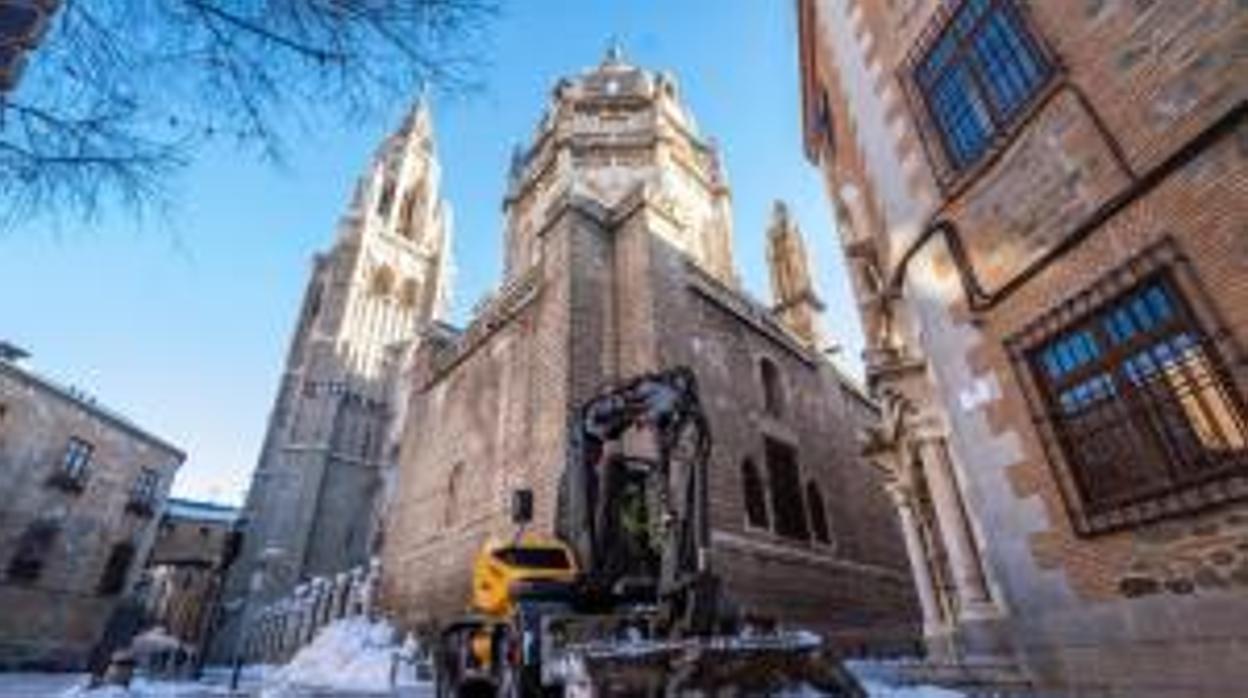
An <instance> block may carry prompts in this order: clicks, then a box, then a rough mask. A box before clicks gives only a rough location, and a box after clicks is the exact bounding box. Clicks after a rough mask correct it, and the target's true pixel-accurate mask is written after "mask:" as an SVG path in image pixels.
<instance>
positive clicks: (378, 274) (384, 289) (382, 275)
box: [372, 265, 394, 296]
mask: <svg viewBox="0 0 1248 698" xmlns="http://www.w3.org/2000/svg"><path fill="white" fill-rule="evenodd" d="M393 290H394V271H392V270H391V269H390V267H388V266H385V265H382V266H380V267H378V268H377V271H375V272H373V284H372V291H373V294H374V295H377V296H388V295H390V292H391V291H393Z"/></svg>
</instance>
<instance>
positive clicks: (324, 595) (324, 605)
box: [319, 577, 333, 628]
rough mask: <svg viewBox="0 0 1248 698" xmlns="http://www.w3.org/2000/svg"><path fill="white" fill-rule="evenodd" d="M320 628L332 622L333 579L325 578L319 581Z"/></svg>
mask: <svg viewBox="0 0 1248 698" xmlns="http://www.w3.org/2000/svg"><path fill="white" fill-rule="evenodd" d="M319 613H321V627H322V628H323V627H326V626H328V624H329V623H331V622H332V621H333V579H332V578H329V577H326V578H324V579H322V581H321V611H319Z"/></svg>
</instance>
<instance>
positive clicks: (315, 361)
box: [216, 100, 450, 656]
mask: <svg viewBox="0 0 1248 698" xmlns="http://www.w3.org/2000/svg"><path fill="white" fill-rule="evenodd" d="M439 177H440V172H439V168H438V163H437V158H436V156H435V154H434V150H433V126H432V123H431V121H430V114H429V111H428V109H427V108H426V107H425V102H424V101H423V100H421V101H420V102H418V104H417V106H416V107H415V108H413V110H412V111H411V113H410V114H409V115H408V116H407V118H406V119H405V121H404V123H403V124H402V126H401V128H400V129H399V130H398V131H397V132H395V133H394V134H393V135H391V136H390V137H389V138H388V139H387V140H386V141H385V142H384V143H383V144H382V146H381V147H380V148H379V150H378V152H377V155H376V157H375V159H374V162H373V164H372V167H371V169H370V170H369V172H368V174H367V175H366V176H364V177H363V178H361V180H360V182H359V184H358V187H357V189H356V192H355V195H354V197H353V200H352V202H351V205H350V208H349V210H348V212H347V214H346V215H345V216H344V217H343V218H342V221H341V222H340V224H339V228H338V239H337V241H336V243H335V244H334V246H333V248H332V249H331V250H330V251H329V252H327V253H324V254H321V255H318V256H317V257H316V258H315V259H314V260H313V265H312V275H311V278H310V279H309V280H308V285H307V290H306V291H305V294H304V299H303V305H302V309H301V310H300V313H299V316H298V320H297V323H296V327H295V331H294V336H293V339H292V341H291V347H290V352H289V354H288V356H287V359H286V366H285V370H284V372H283V374H282V377H281V381H280V385H279V387H278V394H277V398H276V400H275V403H274V407H273V411H272V413H271V415H270V418H269V426H268V431H267V433H266V436H265V440H264V444H263V446H262V451H261V454H260V459H259V463H258V464H257V466H256V469H255V472H254V474H253V476H252V484H251V487H250V489H249V491H248V494H247V499H246V503H245V505H244V508H243V512H242V517H243V532H244V537H243V546H242V551H241V554H240V557H239V560H238V562H237V563H236V564H235V565H234V567H233V568H232V570H231V573H230V575H229V577H228V580H227V584H226V592H225V596H224V598H225V601H224V604H223V612H224V616H223V624H224V625H223V628H222V630H221V632H220V633H219V634H218V636H217V637H218V640H219V641H218V642H217V643H216V647H217V649H218V650H219V651H220V652H223V653H229V652H231V651H232V648H233V646H234V645H233V643H234V638H235V636H236V634H237V630H238V627H239V625H240V624H241V623H244V622H246V620H247V619H246V616H247V609H248V608H249V607H254V606H255V605H257V604H261V603H264V602H267V601H271V600H273V599H275V598H277V597H280V596H283V595H285V594H288V593H289V592H290V591H291V590H292V589H294V588H295V586H296V585H298V584H299V583H300V582H302V581H306V580H308V579H309V578H311V577H313V576H316V575H333V574H336V573H339V572H343V571H346V570H348V569H350V568H351V567H353V566H356V565H360V564H363V563H366V562H367V561H368V559H369V557H370V555H371V552H372V550H373V548H374V547H375V544H376V542H377V540H376V539H377V536H378V534H379V531H378V529H377V526H376V525H375V524H376V521H377V516H378V505H379V503H380V501H381V493H382V491H383V490H384V488H385V483H386V477H387V466H388V465H390V464H392V463H393V456H394V454H393V450H394V449H392V448H391V446H390V444H391V443H392V442H393V438H392V436H391V430H392V426H393V425H394V424H396V423H401V419H400V420H396V418H395V415H396V412H397V411H398V410H400V409H401V404H399V403H398V402H396V401H395V400H394V399H393V397H394V396H393V395H392V394H391V393H392V390H393V387H394V386H395V385H396V380H397V379H396V376H397V375H398V371H399V368H400V366H401V365H402V363H403V361H404V355H405V352H406V351H407V346H408V344H409V343H410V342H411V340H412V339H413V338H414V337H416V334H417V331H418V330H419V329H420V328H421V327H422V326H424V325H425V324H426V323H428V322H429V321H431V320H432V319H435V318H437V317H439V316H440V315H441V313H442V312H443V310H444V308H445V307H446V304H447V301H448V299H447V296H446V293H447V289H448V279H447V277H448V275H449V266H448V265H449V252H450V211H449V209H448V208H447V207H446V205H445V204H444V203H443V202H442V201H441V199H440V197H439V193H438V192H439ZM227 656H228V655H227Z"/></svg>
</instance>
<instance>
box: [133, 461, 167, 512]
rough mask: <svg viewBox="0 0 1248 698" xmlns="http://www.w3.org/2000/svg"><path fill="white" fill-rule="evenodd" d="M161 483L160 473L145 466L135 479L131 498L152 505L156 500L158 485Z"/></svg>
mask: <svg viewBox="0 0 1248 698" xmlns="http://www.w3.org/2000/svg"><path fill="white" fill-rule="evenodd" d="M159 484H160V473H158V472H156V471H155V470H153V469H152V468H143V470H141V471H139V476H138V477H137V478H135V480H134V486H133V487H132V488H131V490H130V500H131V501H132V502H135V503H139V504H146V505H149V506H150V505H151V504H152V503H154V502H155V501H156V487H157V486H158V485H159Z"/></svg>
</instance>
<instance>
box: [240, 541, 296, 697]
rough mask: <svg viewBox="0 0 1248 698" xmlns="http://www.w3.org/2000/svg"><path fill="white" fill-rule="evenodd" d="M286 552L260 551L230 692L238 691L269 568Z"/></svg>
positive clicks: (249, 586)
mask: <svg viewBox="0 0 1248 698" xmlns="http://www.w3.org/2000/svg"><path fill="white" fill-rule="evenodd" d="M285 554H286V553H285V551H284V550H282V549H281V548H280V547H277V546H268V547H266V548H264V550H262V551H260V554H259V555H258V556H257V558H256V568H255V569H254V570H253V571H252V573H251V579H249V580H248V583H247V598H246V599H245V600H244V602H243V609H242V613H241V614H240V619H239V630H238V631H239V636H238V639H237V640H236V641H235V643H234V671H233V673H232V674H231V675H230V690H231V691H237V690H238V681H239V677H240V675H241V674H242V672H243V649H244V647H246V645H247V642H248V639H249V638H248V633H249V627H250V625H251V623H250V621H251V615H252V609H253V607H254V606H255V600H256V599H257V598H259V597H260V594H261V592H263V591H264V584H265V581H266V576H267V575H266V573H267V571H268V567H269V565H271V564H274V563H275V562H276V561H278V560H280V559H281V558H282V557H283V556H284V555H285Z"/></svg>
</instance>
